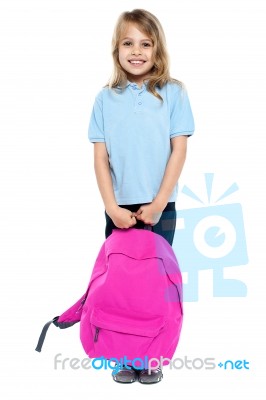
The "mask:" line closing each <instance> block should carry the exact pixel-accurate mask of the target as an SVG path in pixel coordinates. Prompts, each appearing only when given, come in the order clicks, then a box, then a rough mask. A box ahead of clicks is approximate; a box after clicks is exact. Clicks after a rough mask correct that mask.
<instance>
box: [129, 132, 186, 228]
mask: <svg viewBox="0 0 266 400" xmlns="http://www.w3.org/2000/svg"><path fill="white" fill-rule="evenodd" d="M171 147H172V152H171V156H170V158H169V160H168V163H167V166H166V169H165V173H164V177H163V180H162V183H161V186H160V189H159V192H158V193H157V196H156V197H155V198H154V199H153V201H152V203H150V204H147V205H144V206H141V207H140V208H139V210H138V211H137V212H136V213H135V215H136V218H137V219H139V220H142V221H144V222H145V223H146V224H152V225H154V224H156V223H157V222H158V221H159V219H160V217H161V215H162V211H163V210H164V209H165V207H166V205H167V203H168V199H169V197H170V196H171V193H172V192H173V190H174V187H175V185H176V183H177V181H178V179H179V177H180V175H181V172H182V169H183V166H184V163H185V160H186V153H187V136H176V137H174V138H173V139H171Z"/></svg>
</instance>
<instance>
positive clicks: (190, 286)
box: [173, 173, 248, 301]
mask: <svg viewBox="0 0 266 400" xmlns="http://www.w3.org/2000/svg"><path fill="white" fill-rule="evenodd" d="M213 177H214V174H212V173H208V174H205V183H206V190H207V194H208V201H209V203H210V202H211V191H212V182H213ZM236 190H238V186H237V185H236V183H234V184H232V185H231V186H230V188H229V189H227V190H226V192H224V193H223V194H222V195H221V196H220V197H219V199H217V200H216V201H215V202H214V203H217V202H219V201H220V200H222V199H224V198H225V197H227V196H229V195H230V194H232V193H234V192H235V191H236ZM182 193H184V194H186V195H187V196H189V197H191V198H193V199H195V200H197V201H198V202H200V203H202V204H203V207H200V208H191V209H184V210H177V226H176V232H175V238H174V242H173V249H174V251H175V254H176V257H177V259H178V262H179V266H180V269H181V271H182V272H187V273H188V282H187V284H184V301H197V300H198V273H199V271H201V270H206V269H212V270H213V296H214V297H245V296H246V295H247V287H246V285H245V284H244V283H243V282H242V281H240V280H238V279H224V278H223V269H224V268H225V267H234V266H240V265H245V264H247V263H248V256H247V246H246V238H245V230H244V222H243V214H242V207H241V205H240V204H238V203H233V204H224V205H207V206H206V205H204V203H203V202H202V201H201V200H200V199H199V198H198V197H197V196H196V195H195V193H193V192H192V190H191V189H189V188H188V187H187V186H184V188H183V189H182Z"/></svg>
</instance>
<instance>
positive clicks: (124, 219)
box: [106, 206, 137, 229]
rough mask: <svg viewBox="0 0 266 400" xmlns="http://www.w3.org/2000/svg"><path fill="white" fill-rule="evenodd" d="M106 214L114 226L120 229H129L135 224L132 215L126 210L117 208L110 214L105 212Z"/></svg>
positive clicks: (134, 218)
mask: <svg viewBox="0 0 266 400" xmlns="http://www.w3.org/2000/svg"><path fill="white" fill-rule="evenodd" d="M106 212H107V211H106ZM107 214H108V215H109V217H110V218H111V219H112V221H113V223H114V224H115V226H116V227H117V228H120V229H127V228H131V227H132V226H134V225H135V224H136V223H137V220H136V217H135V215H134V213H132V211H130V210H127V209H126V208H122V207H119V206H117V207H116V208H115V209H114V210H112V211H111V212H107Z"/></svg>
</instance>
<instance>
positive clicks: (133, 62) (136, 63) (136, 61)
mask: <svg viewBox="0 0 266 400" xmlns="http://www.w3.org/2000/svg"><path fill="white" fill-rule="evenodd" d="M129 62H130V64H133V65H143V64H144V63H145V61H144V60H129Z"/></svg>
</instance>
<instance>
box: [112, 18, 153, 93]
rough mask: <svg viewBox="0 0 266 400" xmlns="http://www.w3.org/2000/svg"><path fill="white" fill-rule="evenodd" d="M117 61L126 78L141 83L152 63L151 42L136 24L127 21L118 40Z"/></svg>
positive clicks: (147, 75) (146, 76)
mask: <svg viewBox="0 0 266 400" xmlns="http://www.w3.org/2000/svg"><path fill="white" fill-rule="evenodd" d="M118 51H119V62H120V65H121V67H122V68H123V70H124V71H125V72H126V74H127V77H128V80H130V81H132V82H136V83H137V84H138V85H142V83H143V80H144V79H146V78H148V77H149V72H150V71H151V69H152V67H153V65H154V59H153V58H154V57H153V53H154V47H153V42H152V40H151V38H150V37H148V35H146V34H145V33H143V32H141V31H140V30H139V29H138V27H137V25H136V24H134V23H128V24H127V26H126V29H125V30H124V31H123V34H122V36H121V38H120V41H119V48H118Z"/></svg>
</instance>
